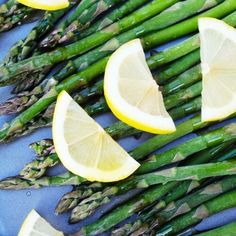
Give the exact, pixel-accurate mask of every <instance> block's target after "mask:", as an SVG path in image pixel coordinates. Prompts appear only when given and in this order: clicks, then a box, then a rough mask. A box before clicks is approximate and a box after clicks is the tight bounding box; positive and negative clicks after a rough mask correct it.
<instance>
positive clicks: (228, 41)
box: [198, 18, 236, 121]
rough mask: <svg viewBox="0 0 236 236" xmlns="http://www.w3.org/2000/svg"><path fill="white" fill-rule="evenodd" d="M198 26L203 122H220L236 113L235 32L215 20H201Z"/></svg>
mask: <svg viewBox="0 0 236 236" xmlns="http://www.w3.org/2000/svg"><path fill="white" fill-rule="evenodd" d="M198 25H199V31H200V40H201V67H202V76H203V80H202V83H203V90H202V121H215V120H220V119H223V118H226V117H228V116H229V115H231V114H232V113H234V112H235V111H236V30H235V29H234V28H233V27H231V26H229V25H227V24H226V23H224V22H223V21H221V20H217V19H214V18H201V19H199V22H198Z"/></svg>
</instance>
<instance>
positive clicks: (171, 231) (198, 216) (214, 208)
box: [156, 190, 236, 236]
mask: <svg viewBox="0 0 236 236" xmlns="http://www.w3.org/2000/svg"><path fill="white" fill-rule="evenodd" d="M235 197H236V191H235V190H234V191H230V192H227V193H225V194H222V195H220V196H218V197H216V198H214V199H211V200H209V201H207V202H206V203H204V204H202V205H200V206H198V207H197V208H195V209H193V210H191V211H190V212H189V213H187V214H185V215H183V216H181V217H177V218H175V219H173V220H171V221H170V222H169V223H168V224H166V225H165V226H163V228H161V229H160V230H158V231H157V232H156V235H158V236H159V235H162V236H164V235H165V236H166V235H176V234H177V233H178V232H180V231H182V230H184V229H185V228H187V227H190V226H191V225H193V224H197V223H198V222H200V221H201V220H202V219H204V218H206V217H208V216H210V215H213V214H215V213H218V212H220V211H223V210H226V209H228V208H231V207H235V205H236V198H235ZM190 232H191V231H190V230H189V233H190Z"/></svg>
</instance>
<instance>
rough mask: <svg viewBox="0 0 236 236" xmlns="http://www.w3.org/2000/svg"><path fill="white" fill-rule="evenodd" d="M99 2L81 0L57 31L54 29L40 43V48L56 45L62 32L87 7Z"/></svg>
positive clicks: (96, 0) (95, 0)
mask: <svg viewBox="0 0 236 236" xmlns="http://www.w3.org/2000/svg"><path fill="white" fill-rule="evenodd" d="M98 1H99V0H91V1H86V0H82V1H80V3H79V5H78V6H77V7H76V9H75V11H74V12H73V13H72V14H71V15H69V16H68V18H67V19H66V20H64V21H63V22H62V23H61V24H60V25H59V26H58V28H57V29H55V30H54V31H53V32H52V33H50V35H49V36H48V37H46V38H45V39H44V40H43V41H42V42H41V43H40V45H39V46H40V47H49V46H50V47H52V46H53V45H54V44H56V43H57V37H58V36H60V34H62V33H63V32H64V30H65V29H66V28H67V27H68V26H69V25H70V24H71V23H72V22H73V21H75V20H76V19H77V18H78V17H80V15H81V14H83V13H84V12H85V11H87V9H88V8H89V7H91V6H92V5H93V4H96V3H97V2H98Z"/></svg>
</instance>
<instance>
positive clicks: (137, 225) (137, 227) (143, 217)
mask: <svg viewBox="0 0 236 236" xmlns="http://www.w3.org/2000/svg"><path fill="white" fill-rule="evenodd" d="M229 145H230V144H229V143H224V144H221V145H219V146H217V147H214V148H210V149H207V150H204V151H201V152H199V153H197V155H195V156H194V158H192V159H191V161H190V162H189V163H188V164H190V165H192V164H196V161H195V160H196V159H197V160H200V161H198V162H197V163H198V164H202V163H206V162H208V161H211V160H212V159H213V158H215V157H216V156H219V155H220V153H222V152H224V151H225V150H226V149H228V148H229ZM234 156H235V155H233V157H234ZM233 178H235V177H233ZM190 184H191V185H190ZM199 184H202V181H201V182H196V183H194V184H193V183H192V182H191V181H189V182H188V181H184V182H182V183H180V184H179V183H178V188H174V189H173V190H172V191H170V192H169V193H168V194H167V195H166V196H165V197H164V198H163V199H162V200H159V201H158V202H157V204H156V205H155V206H154V207H152V208H151V210H149V211H148V212H146V211H145V210H144V211H141V212H140V213H139V215H140V217H138V219H137V220H135V221H134V222H131V223H128V224H125V225H123V226H121V227H119V228H118V229H115V230H114V231H112V235H114V236H115V235H120V236H121V235H130V234H131V235H135V236H139V235H144V234H150V230H151V228H150V224H151V221H152V220H155V219H156V216H157V214H158V213H159V212H160V211H161V210H162V209H164V208H165V207H166V206H167V205H168V204H170V203H171V202H174V201H176V200H177V199H179V198H181V197H184V195H186V194H189V192H193V190H194V189H196V188H198V187H199ZM203 184H204V182H203ZM153 225H154V224H153Z"/></svg>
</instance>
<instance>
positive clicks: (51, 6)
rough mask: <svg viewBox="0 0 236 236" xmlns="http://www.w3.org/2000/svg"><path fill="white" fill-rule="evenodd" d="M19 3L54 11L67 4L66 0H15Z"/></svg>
mask: <svg viewBox="0 0 236 236" xmlns="http://www.w3.org/2000/svg"><path fill="white" fill-rule="evenodd" d="M17 1H18V2H19V3H21V4H23V5H25V6H27V7H31V8H35V9H40V10H48V11H55V10H59V9H63V8H67V7H68V6H69V1H68V0H17Z"/></svg>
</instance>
